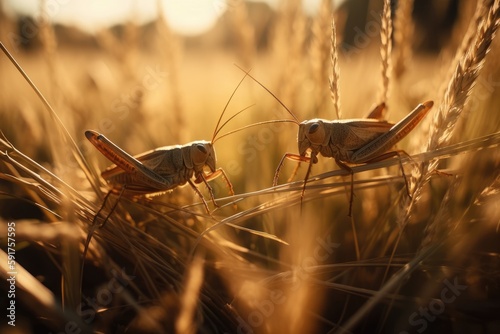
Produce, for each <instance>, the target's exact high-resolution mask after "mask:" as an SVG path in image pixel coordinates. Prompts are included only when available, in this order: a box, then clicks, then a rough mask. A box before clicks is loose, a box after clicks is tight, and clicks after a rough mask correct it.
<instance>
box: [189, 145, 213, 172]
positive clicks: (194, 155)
mask: <svg viewBox="0 0 500 334" xmlns="http://www.w3.org/2000/svg"><path fill="white" fill-rule="evenodd" d="M190 154H191V161H192V162H193V165H194V168H195V170H202V169H203V167H204V166H205V165H207V166H208V168H210V170H211V171H212V173H213V172H215V160H216V158H215V150H214V147H213V146H212V143H209V142H206V141H199V142H195V143H193V145H191V152H190Z"/></svg>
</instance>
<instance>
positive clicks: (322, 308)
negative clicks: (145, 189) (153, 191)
mask: <svg viewBox="0 0 500 334" xmlns="http://www.w3.org/2000/svg"><path fill="white" fill-rule="evenodd" d="M353 3H354V2H350V1H348V2H347V4H344V6H342V7H340V8H336V9H335V10H334V9H332V8H330V6H329V5H328V1H323V3H322V6H321V9H320V10H319V12H318V13H317V14H315V15H314V16H307V15H306V13H305V12H304V10H302V7H301V6H300V2H299V1H284V2H283V3H282V4H281V5H280V6H279V7H278V8H277V12H272V11H268V12H265V13H267V14H269V15H268V16H264V15H263V13H264V12H263V8H264V9H265V8H267V7H266V6H265V5H263V4H257V3H245V2H240V1H231V2H230V5H229V6H228V10H227V11H226V13H225V14H224V16H223V17H222V18H221V22H220V23H219V24H218V26H217V28H216V29H214V30H213V31H212V32H211V33H207V34H205V35H203V36H200V37H196V38H186V37H182V36H181V35H178V34H176V33H174V32H173V31H172V30H171V29H170V28H169V26H168V24H167V23H166V21H165V20H164V19H162V18H161V17H160V18H159V19H158V20H157V21H156V22H153V23H152V24H150V25H148V26H145V27H141V26H136V25H134V24H133V23H129V24H127V25H125V26H123V27H121V28H120V29H109V30H106V31H101V32H99V33H97V34H96V35H95V36H93V37H92V36H85V35H83V34H82V33H79V32H78V33H77V32H75V31H73V30H70V29H67V30H64V29H62V28H61V27H58V26H54V25H51V24H50V18H47V17H43V16H42V17H41V18H35V19H34V21H32V23H31V24H34V27H36V31H35V33H33V31H32V36H31V37H30V38H27V39H26V37H22V36H20V35H19V32H20V31H22V29H23V23H22V22H21V23H19V22H17V23H16V22H14V21H13V20H12V19H6V17H5V16H2V20H1V21H0V41H1V42H2V44H3V45H4V46H5V48H6V49H7V50H9V51H10V53H11V54H12V55H13V57H14V58H15V60H16V61H17V62H18V63H19V65H20V67H21V68H22V69H23V70H24V71H25V72H26V73H27V75H28V76H29V78H31V80H32V81H33V83H34V84H35V85H36V86H37V87H38V89H39V90H40V92H41V93H42V95H43V96H44V98H45V99H46V100H47V101H48V104H50V106H48V105H46V104H44V102H43V101H42V100H41V99H40V97H39V96H37V94H36V92H35V90H34V89H33V88H32V87H30V85H29V84H28V82H27V80H26V79H25V78H23V76H22V75H21V73H20V72H19V71H18V69H16V67H15V66H14V65H13V63H12V62H11V61H10V60H9V58H8V57H7V55H6V54H5V53H4V52H2V53H1V55H0V130H1V137H0V225H1V234H0V237H1V238H0V245H1V251H0V255H1V256H0V273H1V275H0V276H1V277H2V280H1V283H0V286H1V288H2V289H1V294H2V296H1V298H0V305H1V309H2V310H4V311H2V312H4V313H5V315H3V316H2V321H1V323H0V331H1V332H2V333H94V332H96V333H498V331H499V330H500V321H499V319H498V314H500V207H499V193H500V192H499V189H500V153H499V149H498V145H499V142H500V62H499V59H500V58H499V57H500V48H499V46H500V44H499V42H498V40H497V39H496V38H495V33H496V30H497V28H498V25H499V24H500V1H498V0H484V1H482V0H478V1H477V4H476V2H475V1H458V2H457V3H458V6H457V11H456V15H455V17H454V21H453V24H450V25H449V26H448V28H449V30H448V31H444V30H443V31H441V30H439V29H438V28H435V29H436V30H431V33H429V31H427V33H426V28H427V29H430V27H439V26H440V25H439V24H438V23H439V18H440V17H442V16H443V12H442V11H443V7H442V6H441V5H436V4H435V3H434V4H435V5H434V6H431V7H428V9H427V10H428V11H429V13H426V15H424V16H423V17H424V18H425V20H424V21H422V16H417V15H416V14H417V2H415V10H412V6H413V1H408V2H400V5H398V6H393V7H392V10H393V11H394V12H393V13H392V16H391V13H390V12H389V11H388V7H387V4H388V3H389V1H370V2H369V6H368V7H367V9H366V10H367V12H366V13H367V14H366V15H365V16H366V17H364V16H363V15H361V16H362V19H364V21H362V23H359V24H352V23H349V22H351V21H350V20H349V18H350V17H354V16H356V14H359V13H358V12H356V11H353V9H352V8H354V7H353V6H350V4H353ZM442 3H445V2H442ZM440 4H441V3H440ZM443 6H445V5H443ZM349 8H351V9H350V11H349ZM431 10H435V11H436V12H432V11H431ZM439 10H441V12H439ZM444 11H446V8H445V9H444ZM412 12H413V16H412ZM256 13H257V14H256ZM438 14H441V16H440V15H438ZM2 15H3V14H2ZM358 16H359V15H358ZM263 17H266V18H268V21H266V22H264V23H263V22H262V20H263ZM258 18H260V20H258ZM332 18H333V19H334V20H333V21H334V22H335V34H333V35H332ZM436 22H437V23H436ZM24 24H27V23H24ZM443 29H444V28H443ZM70 32H71V33H70ZM332 36H333V37H335V38H332ZM349 36H351V37H349ZM390 36H392V37H390ZM14 37H16V38H14ZM430 39H432V40H430ZM332 41H333V43H332ZM433 43H434V44H433ZM429 45H432V47H429ZM436 45H437V46H436ZM235 64H236V65H238V66H240V67H242V68H244V69H247V70H250V69H251V71H250V74H251V75H252V76H253V77H255V78H256V79H257V80H258V81H259V82H260V83H261V84H263V85H265V86H266V87H267V88H268V89H269V91H271V92H272V93H273V94H274V95H275V96H276V97H277V98H278V99H279V100H280V101H281V102H282V103H283V104H284V105H286V106H287V108H288V109H289V110H291V112H293V114H294V115H295V116H296V117H297V119H298V120H299V121H304V120H308V119H312V118H322V119H326V120H338V119H339V118H341V119H351V118H363V117H366V116H367V115H368V113H369V112H370V111H371V110H372V109H373V108H374V107H375V106H376V105H378V104H380V103H382V102H384V103H385V104H386V106H387V108H386V113H385V114H384V116H383V117H384V118H385V119H387V120H389V121H390V122H394V123H397V122H398V121H399V120H401V119H403V118H404V117H405V116H406V115H407V114H408V113H409V112H410V111H411V110H413V109H414V108H415V107H416V106H417V105H418V104H419V103H423V102H425V101H434V106H433V107H432V109H431V110H430V111H429V113H428V115H427V116H426V117H425V118H424V119H423V120H422V121H421V122H420V124H418V125H417V126H416V127H415V128H414V129H413V130H412V131H411V132H410V133H409V134H408V135H407V136H406V137H405V138H404V139H403V140H401V141H400V142H398V143H397V149H398V150H404V151H405V152H406V153H407V154H408V155H409V156H410V158H408V156H407V155H400V158H398V157H393V158H389V159H386V160H382V161H379V162H374V163H369V164H361V165H358V166H353V171H354V172H355V173H354V200H353V204H352V216H351V217H349V216H348V210H349V194H350V191H351V187H350V186H351V183H350V176H349V173H348V172H346V171H345V170H342V169H340V168H339V167H338V166H337V165H336V164H335V160H334V159H332V158H328V157H323V156H321V155H318V163H317V164H314V165H313V167H312V170H311V174H310V177H309V180H308V182H307V186H306V189H305V192H304V196H303V198H302V199H301V193H302V190H303V184H304V178H305V175H306V170H307V166H308V163H302V164H301V167H300V169H299V171H298V173H297V175H296V177H295V179H294V180H290V181H288V180H287V179H288V177H289V176H290V175H291V174H292V172H293V170H294V168H295V167H296V165H297V162H295V161H291V160H286V161H285V163H284V167H283V168H282V170H281V173H280V176H279V180H278V185H277V186H276V187H272V183H273V177H274V174H275V171H276V168H277V166H278V164H279V163H280V160H281V158H282V157H283V155H284V154H285V153H287V152H289V153H295V154H298V153H299V152H298V150H297V130H298V128H297V125H296V124H294V123H267V124H263V125H260V126H255V127H251V128H248V129H245V130H242V131H239V132H236V133H234V134H230V135H228V136H227V137H224V138H221V139H220V141H219V140H218V141H216V142H215V144H214V147H215V150H216V152H217V167H220V168H222V169H224V170H225V172H226V174H227V176H228V178H229V179H230V181H231V183H232V185H233V188H234V192H235V195H233V196H230V194H229V189H228V187H227V185H226V184H225V183H224V181H223V179H222V178H221V177H219V178H217V179H215V180H213V181H210V183H209V184H210V185H211V187H212V188H213V193H214V196H215V198H216V199H217V203H218V207H215V206H214V203H212V202H211V201H210V193H209V191H208V189H207V188H206V187H205V186H204V185H203V184H200V185H199V187H198V188H199V189H200V191H201V192H202V194H203V196H204V198H205V199H206V201H207V203H208V206H209V209H210V214H208V213H207V211H206V210H205V207H204V206H203V204H202V202H201V200H200V197H199V196H198V195H197V194H196V193H195V192H194V191H193V189H192V188H191V187H190V186H189V185H187V186H184V187H176V188H175V189H173V190H171V191H169V192H166V193H163V194H160V195H157V196H135V197H134V196H128V195H127V194H126V193H125V195H123V196H121V197H119V196H117V194H116V192H115V193H112V194H111V195H110V196H109V197H108V199H107V200H106V201H105V202H104V203H105V204H104V205H105V206H104V208H103V210H102V211H100V213H99V214H97V212H98V211H99V209H100V208H101V206H102V205H103V201H104V198H105V196H106V194H107V193H108V192H109V190H110V187H109V185H108V184H107V183H106V181H105V180H104V179H103V178H102V177H100V171H102V170H104V169H105V168H106V167H108V166H109V165H111V162H110V161H109V160H108V159H106V157H104V156H103V155H102V154H101V153H100V152H99V151H97V150H96V149H95V147H94V146H92V144H91V143H90V142H89V141H88V140H87V139H86V138H85V135H84V132H85V130H88V129H92V130H95V131H97V132H99V133H102V134H104V135H105V136H106V137H107V138H109V139H110V140H111V141H112V142H114V143H115V144H117V145H118V146H119V147H121V148H122V149H123V150H125V151H126V152H128V153H130V154H131V155H136V154H139V153H141V152H145V151H148V150H151V149H154V148H157V147H161V146H167V145H175V144H185V143H188V142H191V141H195V140H207V141H210V140H211V139H212V137H213V133H214V130H215V128H216V124H217V121H218V119H219V117H220V115H221V113H222V112H223V110H224V106H225V105H226V104H227V103H228V101H229V99H230V96H231V94H232V93H233V92H234V96H233V97H232V99H231V100H230V101H229V103H228V106H227V109H226V111H225V114H224V117H223V120H222V122H224V121H225V120H228V119H229V118H230V117H231V116H232V115H234V114H236V113H238V112H239V111H241V110H243V109H244V108H246V107H249V106H251V107H250V108H249V109H248V110H245V111H243V112H242V113H241V114H240V115H238V116H237V117H235V118H234V119H232V120H231V121H230V122H229V123H227V125H225V126H224V127H223V129H222V130H221V132H220V134H224V133H227V132H229V131H231V130H235V129H238V128H241V127H244V126H246V125H250V124H254V123H257V122H264V121H269V120H282V119H289V120H290V119H292V116H291V115H290V114H289V113H288V112H287V111H286V110H285V109H284V108H283V106H281V105H280V104H279V103H278V101H277V100H276V99H275V98H274V97H273V96H272V95H271V94H269V93H268V92H267V91H266V90H265V89H263V88H262V87H261V86H260V85H259V84H258V83H257V82H255V81H254V80H252V79H251V78H249V77H248V76H247V77H246V78H245V79H244V80H243V82H242V84H241V86H240V87H239V88H238V89H237V90H236V91H235V88H236V87H237V85H238V82H239V81H240V80H241V79H242V78H243V77H244V75H245V73H244V72H243V71H242V70H240V69H238V68H237V67H236V66H234V65H235ZM381 153H382V152H381ZM400 161H401V163H402V165H403V167H404V175H403V173H402V171H401V168H400V166H399V164H400ZM404 176H405V177H406V179H407V180H408V183H409V190H410V192H411V194H412V196H411V197H410V196H408V194H407V188H406V186H405V178H404ZM115 205H116V208H115V207H114V206H115ZM96 214H97V216H96ZM106 217H108V218H107V219H106ZM103 223H105V224H103ZM9 233H10V234H9ZM89 236H90V237H89ZM88 240H90V243H89V244H88V251H87V250H86V246H87V242H86V241H88ZM14 243H15V247H11V246H13V245H14ZM85 252H86V254H85ZM84 254H85V255H84ZM13 260H15V271H16V272H15V274H12V273H11V272H13V269H12V268H11V267H10V265H11V264H12V263H13V262H12V261H13ZM9 261H11V262H9ZM82 261H84V265H82ZM82 269H83V273H82ZM12 275H14V276H15V287H13V286H12V284H11V281H12V280H10V281H9V279H10V278H11V277H12ZM12 289H14V290H12ZM12 292H15V297H14V296H11V295H10V293H12ZM12 301H14V302H15V324H16V326H15V327H13V326H11V325H10V324H9V321H12V318H9V314H11V312H10V311H9V310H8V307H9V306H10V305H11V303H12Z"/></svg>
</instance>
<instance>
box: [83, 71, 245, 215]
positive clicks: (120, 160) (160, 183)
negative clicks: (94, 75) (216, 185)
mask: <svg viewBox="0 0 500 334" xmlns="http://www.w3.org/2000/svg"><path fill="white" fill-rule="evenodd" d="M245 77H246V75H245ZM245 77H243V78H242V79H241V81H240V82H239V84H238V86H237V87H236V89H235V90H234V91H233V93H232V95H231V97H230V98H229V101H228V102H227V104H226V106H225V107H224V110H223V111H222V113H221V115H220V117H219V120H218V122H217V125H216V127H215V130H214V133H213V136H212V140H211V141H206V140H198V141H193V142H190V143H187V144H185V145H172V146H164V147H160V148H156V149H154V150H151V151H148V152H145V153H142V154H139V155H137V156H131V155H130V154H128V153H127V152H125V151H124V150H122V149H121V148H120V147H118V146H117V145H116V144H114V143H113V142H112V141H110V140H109V139H107V138H106V137H105V136H103V135H102V134H99V133H98V132H96V131H93V130H87V131H85V136H86V137H87V139H88V140H89V141H90V142H91V143H92V144H93V145H94V146H95V147H96V148H97V149H98V150H99V151H100V152H101V153H102V154H103V155H104V156H105V157H106V158H108V159H109V160H110V161H111V162H113V163H114V165H112V166H110V167H108V168H107V169H105V170H104V171H103V172H102V173H101V176H102V178H103V179H105V180H106V181H107V182H108V183H109V184H110V186H111V191H112V192H115V193H120V195H121V194H123V193H126V194H127V195H130V196H138V195H147V194H154V193H162V192H166V191H169V190H172V189H175V188H177V187H180V186H183V185H185V184H186V183H188V184H189V185H190V186H191V187H192V188H193V190H194V191H195V192H196V194H197V195H198V196H199V198H200V199H201V201H202V202H203V205H204V207H205V209H206V211H207V213H208V214H210V209H209V207H208V203H207V201H206V200H205V198H204V196H203V194H202V193H201V192H200V190H199V189H198V187H197V186H196V184H200V183H204V184H205V186H206V187H207V189H208V191H209V193H210V199H211V201H212V202H213V204H214V206H215V207H218V205H217V203H216V201H215V196H214V193H213V190H212V187H211V186H210V184H209V183H208V181H211V180H213V179H215V178H217V177H219V176H222V178H223V179H224V181H225V183H226V185H227V186H228V189H229V193H230V195H232V196H233V195H234V190H233V186H232V184H231V182H230V181H229V178H228V177H227V174H226V173H225V172H224V170H223V169H222V168H216V155H215V149H214V146H213V144H214V143H215V142H216V141H217V140H218V139H220V138H222V137H225V136H226V135H228V134H230V133H234V132H236V131H239V130H241V129H243V128H241V129H238V130H234V131H231V132H230V133H226V134H224V135H222V136H219V137H217V135H218V134H219V132H220V130H222V128H223V127H224V126H225V125H226V124H227V123H228V122H229V121H230V120H232V119H233V118H234V117H236V116H237V115H238V114H240V113H241V112H243V111H245V110H246V109H248V107H247V108H245V109H243V110H241V111H239V112H238V113H236V114H235V115H233V116H232V117H230V118H229V119H228V120H227V121H226V122H224V123H223V124H222V125H221V121H222V117H223V116H224V113H225V111H226V109H227V106H228V104H229V102H230V101H231V99H232V97H233V96H234V94H235V92H236V90H237V89H238V87H239V86H240V85H241V83H242V82H243V80H244V79H245ZM219 125H221V126H220V127H219ZM253 125H254V124H252V126H253ZM247 127H249V126H246V127H244V128H247ZM206 167H208V171H207V170H206Z"/></svg>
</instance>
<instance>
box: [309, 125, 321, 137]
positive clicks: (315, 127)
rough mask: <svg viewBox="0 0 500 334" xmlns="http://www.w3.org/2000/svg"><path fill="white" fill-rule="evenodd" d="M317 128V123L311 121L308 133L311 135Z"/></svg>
mask: <svg viewBox="0 0 500 334" xmlns="http://www.w3.org/2000/svg"><path fill="white" fill-rule="evenodd" d="M318 129H319V123H313V124H312V125H311V127H310V128H309V134H310V135H312V134H313V133H315V132H316V131H318Z"/></svg>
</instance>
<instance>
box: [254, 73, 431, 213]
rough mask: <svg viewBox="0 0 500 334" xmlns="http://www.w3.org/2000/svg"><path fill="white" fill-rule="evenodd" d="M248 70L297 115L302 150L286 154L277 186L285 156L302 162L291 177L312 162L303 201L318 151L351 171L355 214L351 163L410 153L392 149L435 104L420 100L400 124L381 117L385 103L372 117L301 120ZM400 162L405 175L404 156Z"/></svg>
mask: <svg viewBox="0 0 500 334" xmlns="http://www.w3.org/2000/svg"><path fill="white" fill-rule="evenodd" d="M246 73H247V75H248V76H249V77H250V78H252V79H253V80H254V81H255V82H257V83H258V84H259V85H260V86H261V87H263V88H264V89H265V90H266V91H267V92H268V93H270V94H271V95H272V96H273V97H274V98H275V99H276V100H277V101H278V102H279V103H280V104H281V105H282V106H283V107H284V108H285V109H286V111H287V112H288V113H289V114H290V115H291V116H292V117H293V119H294V121H293V123H295V124H297V125H298V126H299V132H298V136H297V143H298V149H299V154H295V153H285V154H284V155H283V158H282V159H281V161H280V163H279V165H278V167H277V169H276V172H275V174H274V179H273V186H276V185H277V184H278V177H279V174H280V171H281V168H282V167H283V164H284V162H285V159H290V160H294V161H298V162H299V165H298V166H297V168H295V170H294V172H293V174H292V176H291V178H290V179H289V181H291V179H293V177H294V176H295V174H296V172H297V169H298V168H299V166H300V162H307V163H309V166H308V168H307V172H306V175H305V178H304V184H303V188H302V193H301V201H302V200H303V197H304V193H305V189H306V184H307V180H308V179H309V175H310V173H311V168H312V165H313V164H316V163H317V162H318V154H319V155H322V156H323V157H326V158H333V159H335V162H336V164H337V165H338V166H339V167H340V168H341V169H343V170H346V171H347V172H349V173H350V175H351V194H350V199H349V213H348V215H349V216H351V215H352V203H353V200H354V172H353V170H352V168H351V167H350V166H349V165H359V164H369V163H373V162H377V161H382V160H385V159H389V158H391V157H394V156H398V157H399V156H400V155H401V154H404V155H408V154H407V153H406V152H404V151H403V150H391V149H392V147H393V146H394V145H396V144H397V143H398V142H399V141H400V140H402V139H403V138H404V137H405V136H406V135H407V134H408V133H410V132H411V131H412V130H413V128H415V126H417V124H418V123H420V121H421V120H422V119H423V118H424V117H425V115H426V114H427V113H428V112H429V110H430V109H431V108H432V106H433V104H434V103H433V102H432V101H427V102H424V103H422V104H419V105H418V106H417V107H416V108H415V109H414V110H413V111H411V112H410V113H409V114H408V115H407V116H406V117H405V118H403V119H402V120H401V121H399V122H398V123H396V124H394V123H390V122H387V121H383V120H379V119H377V118H380V117H381V115H382V113H383V109H384V107H385V104H383V103H382V104H380V105H378V106H377V107H375V109H374V110H373V111H372V112H370V114H369V117H371V118H361V119H345V120H325V119H319V118H315V119H311V120H306V121H303V122H300V123H299V121H298V119H297V117H296V116H295V115H294V114H293V113H292V112H291V111H290V110H289V109H288V108H287V107H286V106H285V105H284V104H283V103H282V102H281V101H280V100H279V99H278V98H277V97H276V96H275V95H274V94H273V93H272V92H271V91H270V90H269V89H268V88H267V87H265V86H264V85H263V84H262V83H260V82H259V81H258V80H257V79H255V78H254V77H253V76H251V75H250V74H249V73H248V72H246ZM308 152H310V154H309V156H307V153H308ZM399 163H400V167H401V170H402V172H403V177H404V170H403V166H402V163H401V159H400V160H399ZM404 179H405V185H406V190H407V192H408V195H409V196H410V197H411V195H410V190H409V185H408V182H407V180H406V177H405V178H404Z"/></svg>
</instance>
